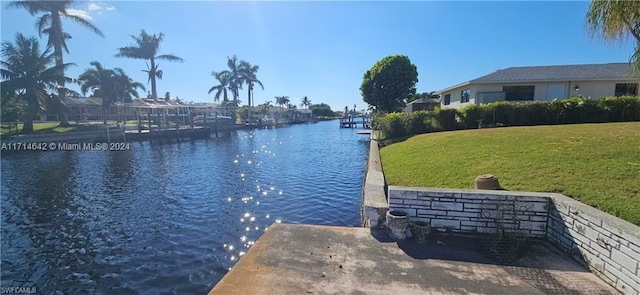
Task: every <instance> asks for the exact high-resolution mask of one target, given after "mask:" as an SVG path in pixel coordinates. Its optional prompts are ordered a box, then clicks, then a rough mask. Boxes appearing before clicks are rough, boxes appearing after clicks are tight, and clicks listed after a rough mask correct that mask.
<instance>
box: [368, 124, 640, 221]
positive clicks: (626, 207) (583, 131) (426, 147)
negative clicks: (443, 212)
mask: <svg viewBox="0 0 640 295" xmlns="http://www.w3.org/2000/svg"><path fill="white" fill-rule="evenodd" d="M380 156H381V158H382V165H383V169H384V173H385V177H386V180H387V182H388V183H389V185H400V186H421V187H447V188H473V187H474V183H473V179H474V178H475V177H476V176H478V175H480V174H494V175H496V176H497V177H498V179H499V180H500V185H501V186H502V187H504V188H505V189H507V190H518V191H538V192H558V193H562V194H564V195H566V196H570V197H572V198H574V199H577V200H580V201H582V202H584V203H586V204H589V205H591V206H594V207H596V208H599V209H601V210H603V211H606V212H608V213H610V214H612V215H615V216H618V217H620V218H622V219H625V220H627V221H629V222H631V223H633V224H636V225H640V122H632V123H604V124H576V125H554V126H533V127H509V128H491V129H475V130H464V131H453V132H439V133H431V134H423V135H417V136H414V137H411V138H409V139H407V140H406V141H403V142H399V143H394V144H391V145H389V146H386V147H383V148H382V149H381V151H380Z"/></svg>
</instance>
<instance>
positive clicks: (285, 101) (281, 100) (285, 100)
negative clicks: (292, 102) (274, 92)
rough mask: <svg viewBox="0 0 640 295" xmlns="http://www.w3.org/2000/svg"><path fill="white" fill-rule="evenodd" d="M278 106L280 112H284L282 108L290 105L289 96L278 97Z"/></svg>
mask: <svg viewBox="0 0 640 295" xmlns="http://www.w3.org/2000/svg"><path fill="white" fill-rule="evenodd" d="M275 99H276V104H277V105H279V106H280V111H281V112H282V107H283V106H285V105H287V104H288V103H289V97H288V96H276V97H275Z"/></svg>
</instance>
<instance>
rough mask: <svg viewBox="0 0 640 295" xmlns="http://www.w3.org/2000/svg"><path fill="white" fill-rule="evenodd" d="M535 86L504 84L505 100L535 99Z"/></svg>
mask: <svg viewBox="0 0 640 295" xmlns="http://www.w3.org/2000/svg"><path fill="white" fill-rule="evenodd" d="M534 89H535V87H534V86H503V87H502V92H504V100H506V101H520V100H533V92H534Z"/></svg>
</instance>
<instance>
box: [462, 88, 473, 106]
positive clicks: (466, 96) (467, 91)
mask: <svg viewBox="0 0 640 295" xmlns="http://www.w3.org/2000/svg"><path fill="white" fill-rule="evenodd" d="M469 97H471V89H465V90H462V91H460V103H465V102H469Z"/></svg>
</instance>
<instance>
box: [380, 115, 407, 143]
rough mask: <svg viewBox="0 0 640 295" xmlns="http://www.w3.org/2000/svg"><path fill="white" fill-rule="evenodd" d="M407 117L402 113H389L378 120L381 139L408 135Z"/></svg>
mask: <svg viewBox="0 0 640 295" xmlns="http://www.w3.org/2000/svg"><path fill="white" fill-rule="evenodd" d="M406 121H407V115H405V114H403V113H391V114H387V115H386V116H384V117H382V118H380V119H379V123H378V128H379V130H380V131H381V132H382V137H383V138H386V139H390V138H397V137H403V136H407V135H409V132H407V129H406V126H407V124H406Z"/></svg>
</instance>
